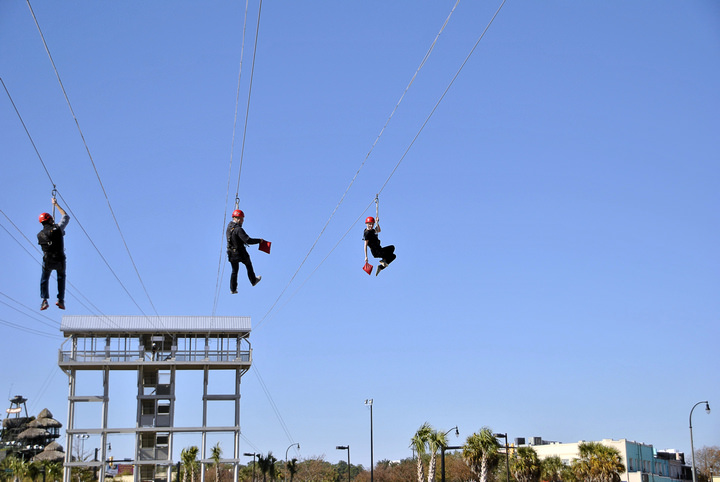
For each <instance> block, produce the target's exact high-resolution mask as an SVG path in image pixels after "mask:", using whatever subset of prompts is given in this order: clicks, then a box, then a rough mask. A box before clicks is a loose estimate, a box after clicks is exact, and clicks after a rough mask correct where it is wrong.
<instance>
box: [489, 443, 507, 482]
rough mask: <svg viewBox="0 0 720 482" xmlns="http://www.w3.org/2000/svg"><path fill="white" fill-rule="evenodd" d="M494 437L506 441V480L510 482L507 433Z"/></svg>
mask: <svg viewBox="0 0 720 482" xmlns="http://www.w3.org/2000/svg"><path fill="white" fill-rule="evenodd" d="M493 437H495V438H504V439H505V480H506V482H510V447H508V438H507V433H494V434H493Z"/></svg>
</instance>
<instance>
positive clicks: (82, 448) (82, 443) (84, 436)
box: [78, 433, 90, 460]
mask: <svg viewBox="0 0 720 482" xmlns="http://www.w3.org/2000/svg"><path fill="white" fill-rule="evenodd" d="M78 438H79V439H80V447H78V448H80V454H79V455H78V460H83V457H84V456H85V441H86V440H87V439H89V438H90V435H89V434H86V433H81V434H80V435H78Z"/></svg>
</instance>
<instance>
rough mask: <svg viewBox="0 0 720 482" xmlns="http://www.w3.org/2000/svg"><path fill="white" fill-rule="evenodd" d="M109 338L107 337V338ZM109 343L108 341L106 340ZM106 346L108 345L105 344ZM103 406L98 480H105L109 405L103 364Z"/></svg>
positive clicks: (108, 372) (108, 392)
mask: <svg viewBox="0 0 720 482" xmlns="http://www.w3.org/2000/svg"><path fill="white" fill-rule="evenodd" d="M109 339H110V338H109V337H108V340H109ZM108 344H109V342H108ZM105 346H106V347H107V346H108V345H105ZM102 404H103V408H102V425H101V426H100V427H101V429H102V432H101V433H100V443H101V444H102V449H101V450H100V454H101V456H100V462H101V463H100V475H99V477H100V480H105V459H106V457H105V448H106V447H107V428H108V406H109V405H110V367H108V366H105V369H104V370H103V402H102Z"/></svg>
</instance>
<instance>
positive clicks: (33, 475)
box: [27, 462, 40, 482]
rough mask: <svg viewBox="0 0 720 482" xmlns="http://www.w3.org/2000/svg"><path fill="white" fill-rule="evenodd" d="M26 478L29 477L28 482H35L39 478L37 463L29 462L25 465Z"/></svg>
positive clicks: (38, 464) (38, 465)
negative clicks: (29, 481) (30, 481)
mask: <svg viewBox="0 0 720 482" xmlns="http://www.w3.org/2000/svg"><path fill="white" fill-rule="evenodd" d="M27 476H28V477H30V480H32V481H33V482H35V481H37V479H38V478H39V477H40V463H39V462H31V463H29V464H27Z"/></svg>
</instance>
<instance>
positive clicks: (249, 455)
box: [178, 452, 257, 482]
mask: <svg viewBox="0 0 720 482" xmlns="http://www.w3.org/2000/svg"><path fill="white" fill-rule="evenodd" d="M243 455H244V456H245V457H252V458H253V482H255V456H256V455H257V454H256V453H255V452H253V453H248V452H245V453H244V454H243ZM179 476H180V472H179V471H178V477H179Z"/></svg>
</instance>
